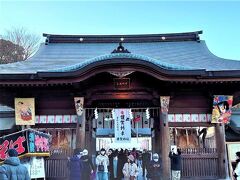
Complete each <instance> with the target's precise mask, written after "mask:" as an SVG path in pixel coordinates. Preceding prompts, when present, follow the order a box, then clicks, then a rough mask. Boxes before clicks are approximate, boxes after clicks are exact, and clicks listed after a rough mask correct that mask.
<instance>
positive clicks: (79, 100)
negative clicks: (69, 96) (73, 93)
mask: <svg viewBox="0 0 240 180" xmlns="http://www.w3.org/2000/svg"><path fill="white" fill-rule="evenodd" d="M83 102H84V98H83V97H74V103H75V109H76V113H77V115H78V116H81V115H82V114H83Z"/></svg>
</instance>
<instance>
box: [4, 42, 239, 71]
mask: <svg viewBox="0 0 240 180" xmlns="http://www.w3.org/2000/svg"><path fill="white" fill-rule="evenodd" d="M117 46H118V43H115V42H113V43H111V42H108V43H106V42H105V43H104V42H103V43H99V42H97V43H92V42H91V43H49V44H48V45H45V44H41V46H40V48H39V50H38V52H37V53H36V54H35V55H34V56H33V57H31V58H29V59H28V60H26V61H23V62H17V63H11V64H3V65H0V74H18V73H21V74H27V73H37V72H65V71H71V70H77V69H80V68H82V67H84V66H86V65H88V64H91V63H94V62H96V61H104V60H106V59H111V58H121V59H124V58H130V59H133V60H134V59H138V60H142V61H148V62H151V63H153V64H155V65H156V66H159V67H161V68H164V69H170V70H199V69H205V70H206V71H225V70H228V71H229V70H240V61H235V60H228V59H223V58H219V57H217V56H215V55H213V54H212V53H211V52H210V51H209V49H208V48H207V46H206V43H205V41H197V40H196V41H194V40H192V41H189V40H188V41H169V42H167V41H166V42H164V41H159V42H135V43H133V42H131V43H129V42H123V46H124V47H125V48H127V49H128V50H129V51H130V52H131V53H130V54H128V53H120V54H111V52H112V51H113V50H114V49H116V47H117Z"/></svg>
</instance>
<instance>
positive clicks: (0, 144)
mask: <svg viewBox="0 0 240 180" xmlns="http://www.w3.org/2000/svg"><path fill="white" fill-rule="evenodd" d="M49 146H50V136H49V135H48V134H45V133H42V132H39V131H33V130H31V129H26V130H24V131H20V132H17V133H13V134H9V135H7V136H4V137H0V162H1V161H4V160H5V159H6V158H7V151H8V149H11V148H14V149H16V151H17V152H18V156H49Z"/></svg>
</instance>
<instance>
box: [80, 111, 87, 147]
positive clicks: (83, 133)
mask: <svg viewBox="0 0 240 180" xmlns="http://www.w3.org/2000/svg"><path fill="white" fill-rule="evenodd" d="M85 112H86V110H85V109H84V110H83V114H82V116H81V118H82V119H81V128H79V147H80V148H81V149H84V148H85V140H86V113H85Z"/></svg>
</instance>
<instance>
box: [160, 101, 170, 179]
mask: <svg viewBox="0 0 240 180" xmlns="http://www.w3.org/2000/svg"><path fill="white" fill-rule="evenodd" d="M162 98H167V99H168V102H166V101H165V102H164V100H162ZM165 100H166V99H165ZM164 103H165V104H164ZM168 106H169V97H161V111H160V138H161V143H160V145H161V156H162V165H163V168H162V171H163V172H162V173H163V177H162V178H163V180H169V179H170V160H169V157H168V154H169V150H170V139H169V126H168Z"/></svg>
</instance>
